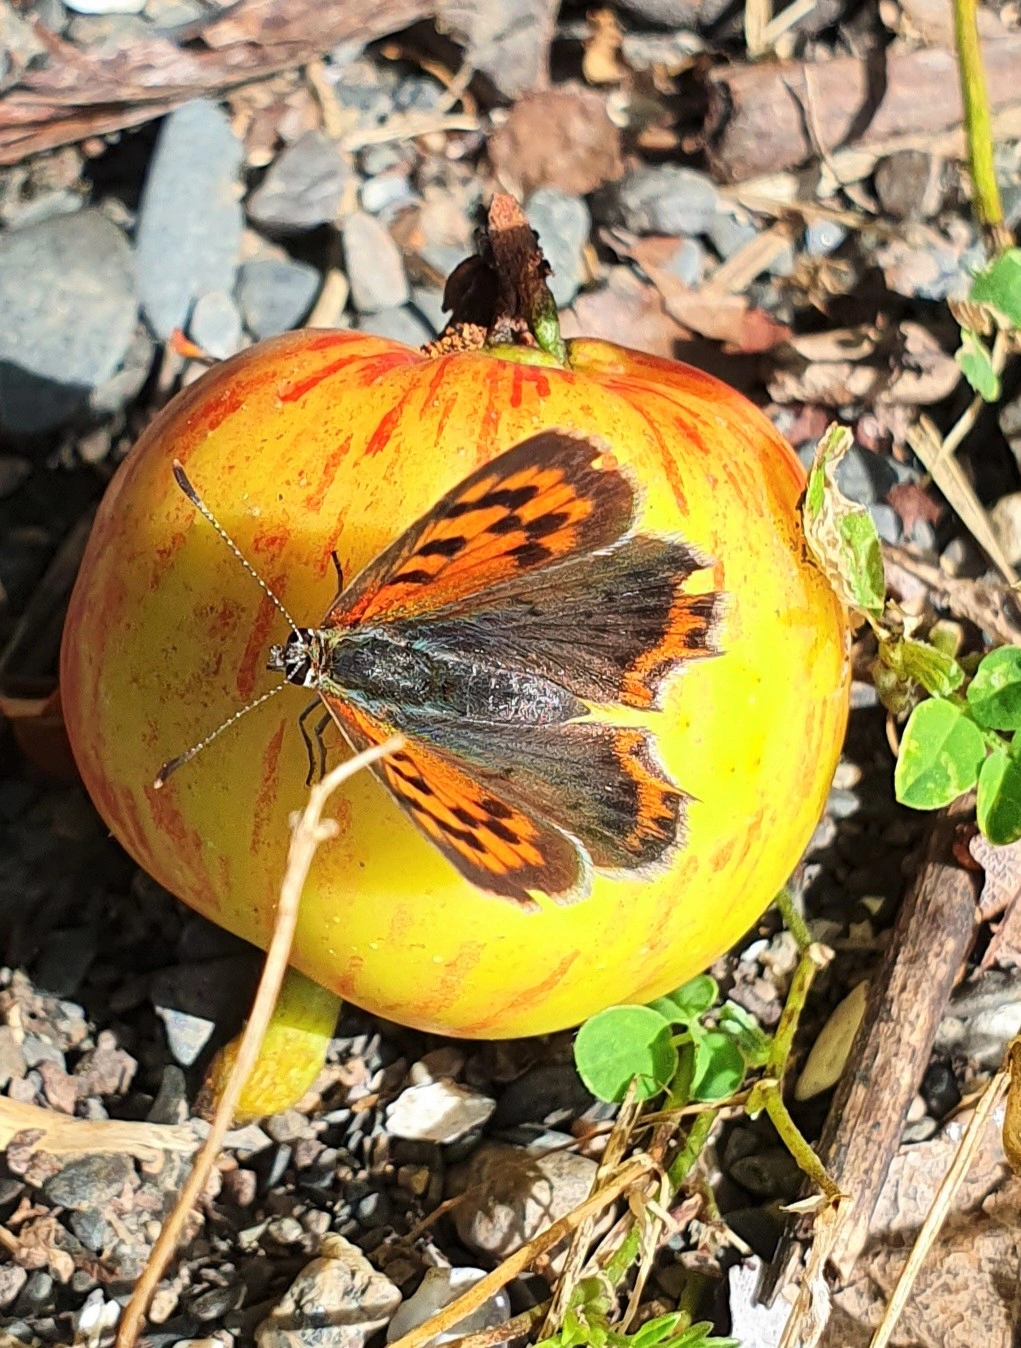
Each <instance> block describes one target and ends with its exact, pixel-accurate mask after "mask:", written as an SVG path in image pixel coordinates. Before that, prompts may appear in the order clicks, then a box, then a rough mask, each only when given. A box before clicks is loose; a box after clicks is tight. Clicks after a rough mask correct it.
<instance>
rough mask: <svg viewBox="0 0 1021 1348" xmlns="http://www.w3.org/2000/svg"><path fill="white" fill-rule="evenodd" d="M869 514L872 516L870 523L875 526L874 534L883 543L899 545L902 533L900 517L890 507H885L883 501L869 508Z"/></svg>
mask: <svg viewBox="0 0 1021 1348" xmlns="http://www.w3.org/2000/svg"><path fill="white" fill-rule="evenodd" d="M869 514H870V515H871V516H872V523H873V524H874V525H875V526H876V533H878V535H879V537H880V538H881V539H882V540H883V542H884V543H899V542H900V536H901V533H902V532H903V530H902V526H901V522H900V516H899V515H898V514H897V512H896V510H894V508H893V506H892V505H887V504H886V502H885V501H880V502H877V504H875V505H870V506H869Z"/></svg>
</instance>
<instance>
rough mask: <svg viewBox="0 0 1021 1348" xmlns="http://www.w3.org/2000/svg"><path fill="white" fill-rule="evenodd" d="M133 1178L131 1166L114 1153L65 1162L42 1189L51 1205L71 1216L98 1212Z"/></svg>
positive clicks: (129, 1162)
mask: <svg viewBox="0 0 1021 1348" xmlns="http://www.w3.org/2000/svg"><path fill="white" fill-rule="evenodd" d="M134 1178H135V1167H134V1163H133V1162H132V1161H131V1159H130V1157H128V1156H121V1155H117V1154H116V1153H110V1154H105V1153H104V1154H100V1155H96V1156H83V1157H81V1158H80V1159H77V1160H74V1161H69V1162H68V1164H67V1165H65V1166H64V1168H63V1169H62V1170H60V1171H59V1172H58V1173H57V1174H56V1175H53V1176H51V1177H50V1178H49V1179H48V1180H47V1181H46V1183H45V1184H44V1185H43V1192H44V1193H45V1194H46V1197H47V1198H48V1199H49V1200H50V1202H51V1203H55V1204H56V1205H57V1206H58V1207H62V1208H70V1209H71V1210H72V1211H73V1212H89V1211H91V1210H94V1209H96V1208H102V1206H103V1205H104V1204H105V1203H109V1202H110V1201H111V1200H112V1199H114V1198H116V1197H117V1196H118V1194H120V1193H121V1192H122V1191H123V1189H124V1186H125V1185H126V1184H127V1183H129V1181H132V1180H134Z"/></svg>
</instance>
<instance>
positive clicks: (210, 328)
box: [188, 290, 241, 360]
mask: <svg viewBox="0 0 1021 1348" xmlns="http://www.w3.org/2000/svg"><path fill="white" fill-rule="evenodd" d="M188 335H189V337H190V338H191V339H192V341H193V342H194V343H195V345H196V346H199V347H201V348H202V350H203V351H204V352H205V353H206V355H208V356H213V357H214V359H216V360H226V359H227V358H228V356H233V355H235V354H236V352H238V351H239V350H240V349H241V315H240V314H239V313H238V310H237V306H236V305H235V303H234V301H233V300H232V299H231V297H230V296H229V295H228V294H227V293H226V291H224V290H208V291H207V292H206V293H205V294H204V295H200V296H199V298H198V300H196V302H195V308H194V309H193V310H192V313H191V319H190V320H189V323H188Z"/></svg>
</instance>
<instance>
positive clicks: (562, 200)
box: [525, 187, 592, 309]
mask: <svg viewBox="0 0 1021 1348" xmlns="http://www.w3.org/2000/svg"><path fill="white" fill-rule="evenodd" d="M525 214H526V215H527V216H528V223H529V224H530V225H531V226H532V228H533V229H534V230H535V232H536V233H537V234H538V236H539V244H540V247H541V248H542V251H543V253H544V254H545V255H546V261H547V262H548V263H549V264H550V266H551V267H552V268H553V275H552V276H551V277H550V278H549V288H550V290H551V291H552V292H553V298H554V299H555V300H556V302H557V307H558V308H560V309H563V308H564V307H565V306H566V305H568V304H570V303H571V301H572V300H573V299H574V297H575V295H577V293H578V291H579V290H580V289H581V284H582V281H583V280H584V279H585V269H584V264H583V261H582V251H583V249H584V247H585V245H586V244H587V243H588V240H589V233H590V232H591V229H592V217H591V216H590V215H589V209H588V207H587V206H586V205H585V202H584V201H583V200H582V198H581V197H572V196H568V194H567V193H566V192H561V191H559V189H557V188H555V187H540V188H539V190H538V191H537V192H533V193H532V195H531V197H529V199H528V205H527V207H526V208H525Z"/></svg>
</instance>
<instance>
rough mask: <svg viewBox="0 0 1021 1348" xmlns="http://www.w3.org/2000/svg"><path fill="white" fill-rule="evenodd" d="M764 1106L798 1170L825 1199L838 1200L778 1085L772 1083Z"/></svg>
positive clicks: (837, 1191)
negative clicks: (820, 1191) (792, 1116)
mask: <svg viewBox="0 0 1021 1348" xmlns="http://www.w3.org/2000/svg"><path fill="white" fill-rule="evenodd" d="M765 1104H766V1113H767V1114H768V1115H769V1118H770V1120H771V1121H772V1124H773V1127H774V1128H775V1129H776V1131H777V1132H778V1133H779V1135H780V1140H781V1142H783V1144H784V1146H785V1147H786V1148H787V1150H788V1151H789V1152H790V1154H791V1155H792V1156H793V1157H794V1159H795V1161H797V1163H798V1166H799V1168H800V1169H801V1170H802V1171H804V1173H805V1174H806V1175H807V1176H808V1178H809V1179H810V1180H811V1181H812V1183H813V1184H814V1185H815V1187H816V1188H817V1189H821V1190H822V1192H823V1193H824V1194H825V1195H826V1197H827V1198H829V1199H832V1200H835V1199H837V1198H839V1197H840V1190H839V1189H838V1188H837V1186H836V1185H835V1184H834V1183H833V1181H832V1180H831V1179H830V1177H829V1175H827V1173H826V1169H825V1167H824V1166H823V1163H822V1161H820V1160H819V1158H818V1156H816V1154H815V1152H814V1151H813V1150H812V1148H811V1147H810V1146H809V1144H808V1142H807V1141H806V1140H805V1136H804V1134H803V1133H802V1131H801V1129H800V1128H799V1127H798V1125H797V1124H796V1123H795V1122H794V1120H793V1119H792V1118H791V1116H790V1111H789V1110H788V1108H787V1106H786V1105H785V1104H784V1102H783V1097H782V1096H781V1094H780V1086H779V1083H777V1082H774V1083H772V1087H771V1089H769V1090H767V1091H766V1092H765Z"/></svg>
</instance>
